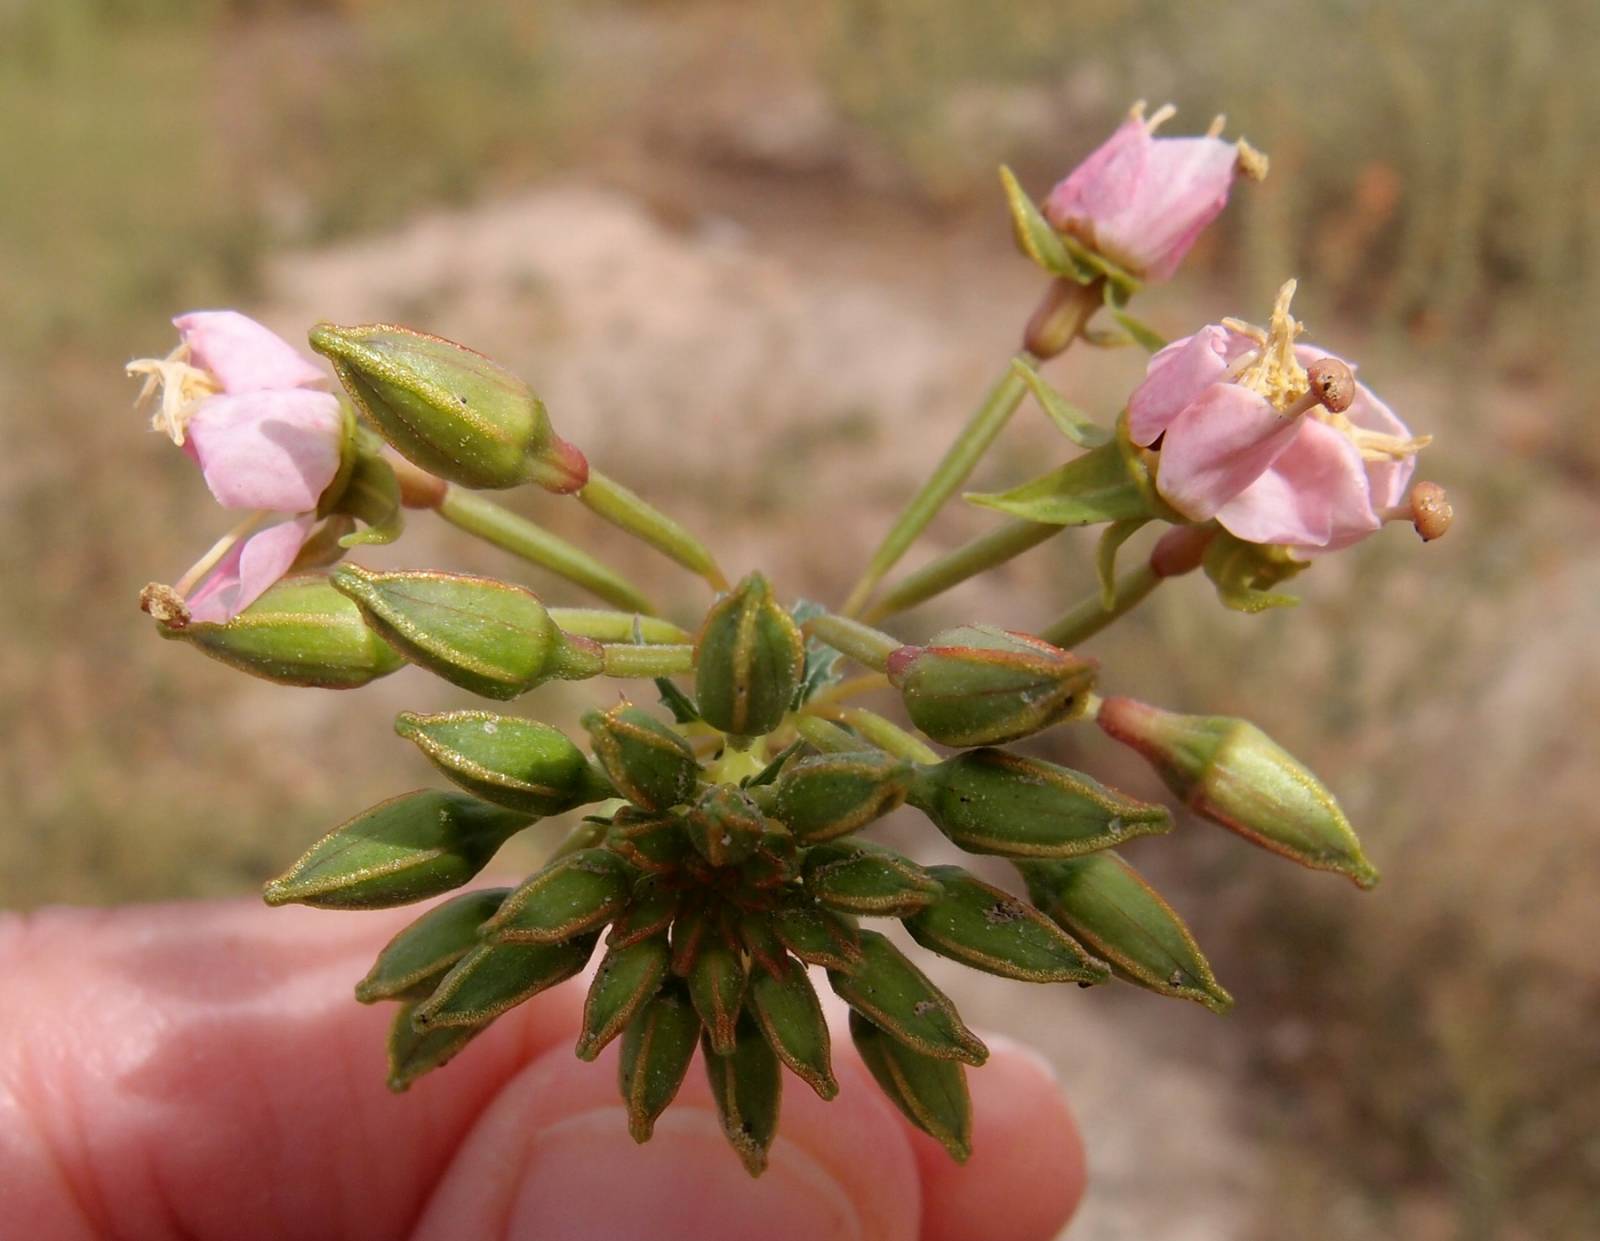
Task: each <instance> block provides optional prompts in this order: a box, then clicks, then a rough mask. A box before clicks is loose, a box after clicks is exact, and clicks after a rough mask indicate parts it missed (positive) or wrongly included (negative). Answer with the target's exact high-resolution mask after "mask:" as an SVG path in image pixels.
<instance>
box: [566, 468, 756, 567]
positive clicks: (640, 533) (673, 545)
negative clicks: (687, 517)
mask: <svg viewBox="0 0 1600 1241" xmlns="http://www.w3.org/2000/svg"><path fill="white" fill-rule="evenodd" d="M578 499H580V500H582V501H583V503H584V505H585V506H586V507H587V508H588V509H589V511H590V512H592V513H594V514H595V515H596V516H598V517H600V518H602V519H604V520H605V521H608V522H610V523H611V524H612V525H613V526H616V527H617V528H618V529H619V530H625V531H627V532H628V533H629V534H631V535H633V536H634V537H635V538H637V539H640V540H642V541H643V542H645V543H648V544H649V545H650V546H651V547H653V548H655V549H656V550H657V551H658V552H661V553H662V554H663V555H665V556H667V557H668V558H669V559H671V560H675V561H677V562H678V563H679V564H681V565H682V566H683V567H684V568H686V569H689V570H691V571H693V572H695V573H698V574H699V575H700V576H701V577H703V578H705V580H706V581H707V582H709V583H710V584H711V588H712V589H713V590H727V589H728V579H727V577H726V576H724V574H723V572H722V570H721V569H720V568H718V567H717V562H716V560H715V558H713V556H712V555H711V553H710V552H709V551H708V550H707V549H706V546H705V544H703V543H701V542H700V540H699V539H697V538H695V537H694V535H692V534H690V533H689V532H688V531H687V530H685V529H684V528H683V527H682V526H680V525H679V524H678V523H677V522H675V521H673V520H672V518H670V517H668V516H667V515H666V514H665V513H663V512H661V511H660V510H659V509H657V508H655V507H654V506H653V505H651V504H649V503H647V502H646V501H645V500H643V499H641V498H640V497H639V496H637V495H635V494H634V493H633V492H632V491H629V490H628V489H627V488H626V487H624V486H623V485H622V484H621V483H619V482H617V481H616V480H615V479H613V478H609V477H607V476H606V475H604V474H602V473H600V471H598V470H593V469H591V470H590V471H589V481H588V482H587V483H586V484H584V487H583V490H582V491H580V492H578Z"/></svg>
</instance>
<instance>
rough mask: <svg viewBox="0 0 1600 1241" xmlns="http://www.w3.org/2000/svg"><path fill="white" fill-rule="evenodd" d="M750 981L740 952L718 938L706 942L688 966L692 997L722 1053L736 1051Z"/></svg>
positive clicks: (712, 1041) (695, 1007)
mask: <svg viewBox="0 0 1600 1241" xmlns="http://www.w3.org/2000/svg"><path fill="white" fill-rule="evenodd" d="M747 981H748V979H747V975H746V974H745V968H744V962H743V961H741V960H740V959H739V954H738V953H736V952H734V951H733V949H731V948H730V947H728V945H727V944H725V943H723V942H721V941H720V940H718V939H711V940H709V941H708V942H707V943H705V944H704V945H703V946H702V947H701V949H700V951H699V952H697V953H695V958H694V964H693V965H692V966H690V967H689V977H688V983H689V998H690V999H691V1000H693V1001H694V1010H695V1012H697V1013H699V1014H700V1022H701V1024H702V1025H704V1026H705V1028H706V1038H707V1039H708V1040H709V1041H710V1043H711V1048H712V1050H713V1051H715V1052H716V1053H717V1055H719V1056H726V1055H730V1054H731V1053H732V1052H733V1049H734V1041H735V1038H734V1036H735V1029H736V1027H737V1026H738V1024H739V1013H740V1010H741V1009H743V1007H744V993H745V987H746V984H747Z"/></svg>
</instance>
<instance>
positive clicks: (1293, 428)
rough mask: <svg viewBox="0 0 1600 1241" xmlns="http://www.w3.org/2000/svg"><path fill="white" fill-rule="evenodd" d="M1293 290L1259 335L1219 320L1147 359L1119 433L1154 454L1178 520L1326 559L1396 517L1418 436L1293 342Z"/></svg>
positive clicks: (1325, 360) (1339, 365) (1347, 372)
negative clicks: (1213, 522) (1209, 523)
mask: <svg viewBox="0 0 1600 1241" xmlns="http://www.w3.org/2000/svg"><path fill="white" fill-rule="evenodd" d="M1294 287H1295V286H1294V281H1292V280H1291V281H1290V282H1289V283H1288V284H1286V285H1284V287H1283V289H1282V290H1281V291H1280V292H1279V294H1278V303H1277V306H1276V307H1275V308H1274V310H1273V314H1272V322H1271V326H1270V327H1269V328H1267V329H1266V330H1262V329H1260V328H1256V327H1251V326H1250V325H1249V324H1245V323H1240V322H1238V321H1237V320H1233V319H1227V320H1224V321H1223V322H1222V323H1220V324H1212V325H1209V326H1207V327H1204V328H1202V329H1201V330H1200V331H1198V332H1196V333H1195V334H1194V335H1193V336H1189V337H1186V338H1184V339H1183V340H1178V341H1174V342H1173V343H1172V344H1170V345H1168V346H1167V347H1166V348H1165V349H1163V350H1161V352H1160V353H1158V354H1156V355H1155V357H1153V358H1151V359H1150V366H1149V369H1148V371H1147V372H1146V374H1145V379H1144V382H1143V383H1141V384H1140V385H1139V387H1138V388H1137V389H1135V390H1134V393H1133V396H1132V397H1131V398H1130V399H1129V401H1128V433H1129V436H1130V438H1131V439H1132V440H1133V442H1134V443H1135V444H1137V445H1139V446H1140V447H1142V448H1148V447H1157V446H1159V451H1158V453H1157V456H1156V489H1157V490H1158V491H1159V492H1160V493H1161V495H1162V497H1163V498H1164V499H1165V500H1166V501H1167V503H1169V504H1170V505H1172V507H1173V508H1175V509H1176V510H1178V512H1180V513H1182V514H1183V515H1184V516H1185V517H1187V518H1189V519H1190V520H1192V521H1206V520H1209V519H1210V518H1212V517H1215V518H1216V519H1217V521H1218V522H1219V523H1220V524H1221V525H1222V526H1223V527H1224V528H1225V529H1227V530H1228V531H1229V532H1231V533H1232V534H1234V535H1236V536H1238V537H1239V538H1241V539H1244V540H1246V541H1248V542H1251V543H1276V544H1282V545H1284V546H1287V547H1292V548H1297V549H1303V550H1312V549H1319V550H1333V549H1335V548H1340V547H1346V546H1348V545H1350V544H1351V543H1354V542H1356V541H1358V540H1359V539H1362V538H1364V537H1365V536H1367V535H1369V534H1371V533H1372V532H1373V531H1374V530H1376V529H1377V528H1378V527H1379V526H1380V525H1382V524H1383V522H1384V521H1385V520H1387V519H1388V518H1389V517H1391V516H1396V515H1398V513H1397V509H1398V506H1399V505H1400V501H1401V499H1402V497H1403V496H1404V495H1405V493H1406V487H1407V484H1409V482H1410V481H1411V473H1412V470H1413V468H1414V466H1415V460H1414V457H1415V454H1416V452H1417V451H1418V450H1419V449H1421V448H1423V447H1424V446H1426V444H1427V443H1428V437H1426V436H1424V437H1413V436H1412V435H1411V433H1410V431H1409V430H1408V429H1407V428H1406V426H1405V424H1404V423H1402V422H1401V421H1400V419H1398V418H1397V417H1395V415H1394V414H1393V413H1392V412H1391V411H1390V409H1389V407H1388V406H1387V405H1385V404H1384V403H1383V402H1382V401H1380V400H1379V399H1378V398H1377V397H1376V396H1374V395H1373V394H1372V391H1371V390H1370V389H1368V388H1367V387H1366V386H1365V385H1364V384H1359V383H1356V382H1355V380H1354V377H1353V375H1352V368H1350V367H1348V366H1347V365H1346V364H1345V363H1344V362H1342V361H1340V360H1339V359H1337V358H1334V357H1331V356H1330V355H1328V354H1325V353H1323V352H1322V351H1321V350H1320V349H1315V348H1312V347H1311V346H1309V345H1298V344H1296V343H1295V338H1296V337H1297V336H1298V335H1299V333H1300V331H1301V327H1302V325H1301V324H1299V323H1297V322H1296V321H1295V320H1294V319H1293V318H1292V317H1291V316H1290V314H1289V300H1290V298H1291V297H1292V296H1293V295H1294ZM1406 515H1407V519H1408V520H1409V519H1410V517H1409V510H1408V512H1407V514H1406Z"/></svg>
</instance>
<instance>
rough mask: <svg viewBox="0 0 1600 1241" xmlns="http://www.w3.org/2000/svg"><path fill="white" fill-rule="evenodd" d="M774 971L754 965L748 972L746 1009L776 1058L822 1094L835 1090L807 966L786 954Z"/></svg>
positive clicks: (825, 1032)
mask: <svg viewBox="0 0 1600 1241" xmlns="http://www.w3.org/2000/svg"><path fill="white" fill-rule="evenodd" d="M783 965H784V968H783V969H782V970H780V971H779V972H778V973H773V972H771V971H770V970H766V969H757V970H755V971H754V972H753V973H752V975H751V978H750V1012H751V1014H752V1015H753V1016H754V1017H755V1019H756V1024H757V1025H759V1026H760V1027H761V1033H762V1034H764V1035H765V1036H766V1039H767V1042H768V1043H769V1044H770V1045H771V1047H772V1050H773V1051H774V1052H776V1053H777V1056H778V1059H779V1060H782V1061H783V1062H784V1064H786V1065H788V1066H789V1069H790V1070H791V1071H792V1072H793V1073H794V1074H795V1076H797V1077H798V1078H800V1080H801V1081H803V1082H805V1084H806V1085H808V1086H810V1087H811V1089H813V1090H815V1091H816V1092H817V1094H818V1095H819V1096H820V1097H821V1098H823V1099H832V1098H833V1097H834V1096H835V1095H837V1094H838V1093H839V1083H838V1082H837V1081H835V1080H834V1076H833V1061H832V1046H831V1040H830V1039H829V1037H828V1021H827V1018H825V1017H824V1016H823V1015H822V1002H821V1001H820V1000H819V999H817V991H816V988H815V987H813V986H812V985H811V979H810V978H808V977H806V970H805V966H803V965H800V964H799V963H798V962H796V961H793V960H786V961H785V962H784V963H783Z"/></svg>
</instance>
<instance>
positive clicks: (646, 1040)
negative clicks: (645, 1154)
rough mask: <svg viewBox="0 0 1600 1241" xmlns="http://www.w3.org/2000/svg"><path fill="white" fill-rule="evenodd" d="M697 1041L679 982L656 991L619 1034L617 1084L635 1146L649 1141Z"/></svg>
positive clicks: (697, 1025)
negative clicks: (620, 1053)
mask: <svg viewBox="0 0 1600 1241" xmlns="http://www.w3.org/2000/svg"><path fill="white" fill-rule="evenodd" d="M699 1039H700V1018H698V1017H696V1016H695V1012H694V1006H693V1005H692V1004H690V1003H689V997H688V996H687V995H685V994H684V991H683V987H682V984H678V983H668V985H667V986H665V987H663V988H662V989H661V990H660V991H658V992H657V993H656V995H655V997H654V998H653V999H652V1000H651V1001H650V1002H649V1003H648V1004H646V1005H645V1006H644V1008H643V1009H642V1010H641V1011H640V1012H639V1015H638V1016H637V1017H635V1018H634V1019H633V1020H632V1021H631V1022H629V1023H628V1028H627V1029H626V1030H624V1031H623V1033H622V1059H621V1061H620V1062H619V1063H618V1065H617V1085H618V1087H619V1088H620V1089H621V1091H622V1101H623V1103H624V1104H626V1105H627V1109H628V1133H629V1134H630V1135H632V1137H633V1140H634V1141H635V1142H648V1141H649V1140H650V1134H651V1133H652V1132H654V1130H655V1127H656V1117H658V1116H660V1115H661V1113H662V1112H663V1111H665V1110H666V1107H667V1104H669V1103H671V1102H672V1099H673V1096H674V1095H676V1094H677V1093H678V1087H679V1086H681V1085H683V1076H684V1074H685V1073H687V1072H688V1071H689V1061H691V1060H693V1059H694V1049H695V1044H696V1043H697V1042H699Z"/></svg>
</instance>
